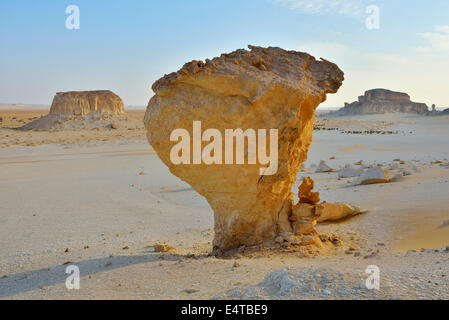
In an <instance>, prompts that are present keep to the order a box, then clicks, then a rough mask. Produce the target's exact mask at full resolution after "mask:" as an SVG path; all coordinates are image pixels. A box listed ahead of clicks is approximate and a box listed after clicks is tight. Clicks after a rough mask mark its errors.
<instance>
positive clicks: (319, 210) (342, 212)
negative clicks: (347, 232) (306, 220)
mask: <svg viewBox="0 0 449 320" xmlns="http://www.w3.org/2000/svg"><path fill="white" fill-rule="evenodd" d="M361 213H363V210H362V209H361V208H359V207H356V206H352V205H350V204H347V203H344V202H337V203H321V204H318V205H316V206H315V216H318V218H317V222H325V221H337V220H342V219H345V218H348V217H351V216H355V215H358V214H361Z"/></svg>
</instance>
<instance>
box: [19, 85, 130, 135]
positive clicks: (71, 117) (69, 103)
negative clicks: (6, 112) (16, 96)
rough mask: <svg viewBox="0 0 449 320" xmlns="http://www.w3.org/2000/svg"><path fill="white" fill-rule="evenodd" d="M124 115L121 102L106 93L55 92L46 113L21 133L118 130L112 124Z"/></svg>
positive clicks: (25, 127) (105, 91)
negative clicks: (115, 119) (33, 131)
mask: <svg viewBox="0 0 449 320" xmlns="http://www.w3.org/2000/svg"><path fill="white" fill-rule="evenodd" d="M124 113H125V107H124V104H123V101H122V99H120V97H119V96H118V95H116V94H115V93H113V92H112V91H109V90H97V91H71V92H58V93H56V95H55V97H54V98H53V103H52V105H51V108H50V113H49V114H48V115H46V116H44V117H41V118H39V119H37V120H35V121H32V122H29V123H27V124H26V125H24V126H23V127H21V129H22V130H36V131H42V130H44V131H46V130H48V131H54V130H85V129H96V128H112V129H117V130H118V129H120V125H119V124H117V123H114V122H112V120H113V118H114V117H115V118H120V116H122V115H123V114H124Z"/></svg>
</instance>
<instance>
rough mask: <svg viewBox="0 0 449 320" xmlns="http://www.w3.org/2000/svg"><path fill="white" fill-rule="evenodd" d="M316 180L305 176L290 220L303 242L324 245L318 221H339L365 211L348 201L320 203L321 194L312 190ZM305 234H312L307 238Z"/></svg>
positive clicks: (295, 232) (318, 245)
mask: <svg viewBox="0 0 449 320" xmlns="http://www.w3.org/2000/svg"><path fill="white" fill-rule="evenodd" d="M313 186H314V182H313V180H312V179H311V178H310V177H307V178H304V180H303V182H302V184H301V185H300V186H299V188H298V197H299V199H300V200H299V202H298V203H297V204H296V205H295V206H293V209H292V213H291V215H290V216H289V220H290V221H291V223H292V226H293V233H294V234H295V235H296V236H298V237H302V241H301V244H303V245H304V244H307V245H310V244H313V245H315V246H317V247H322V242H323V241H322V236H321V235H319V234H318V232H317V231H316V229H315V225H316V224H317V222H326V221H337V220H341V219H344V218H347V217H351V216H355V215H358V214H361V213H363V210H361V209H360V208H358V207H355V206H351V205H349V204H347V203H343V202H339V203H326V202H323V203H320V204H318V202H319V198H320V194H319V193H318V192H312V190H313ZM311 199H312V200H311ZM304 235H307V236H310V237H309V238H305V237H304Z"/></svg>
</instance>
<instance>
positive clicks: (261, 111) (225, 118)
mask: <svg viewBox="0 0 449 320" xmlns="http://www.w3.org/2000/svg"><path fill="white" fill-rule="evenodd" d="M249 49H250V51H248V50H244V49H240V50H237V51H234V52H232V53H229V54H222V55H221V56H220V57H218V58H214V59H212V60H206V62H202V61H192V62H189V63H186V64H185V65H184V66H183V67H182V69H181V70H179V71H178V72H174V73H171V74H169V75H166V76H164V77H163V78H161V79H159V80H158V81H156V82H155V83H154V84H153V90H154V92H155V96H154V97H153V98H152V99H151V100H150V102H149V104H148V108H147V111H146V114H145V120H144V122H145V127H146V129H147V137H148V140H149V143H150V144H151V145H152V147H153V148H154V150H155V151H156V153H157V154H158V156H159V157H160V159H161V160H162V161H163V162H164V163H165V164H166V165H167V166H168V167H169V169H170V171H171V172H172V173H173V174H174V175H176V176H177V177H179V178H181V179H182V180H184V181H186V182H187V183H189V184H190V185H191V186H192V187H193V188H194V189H195V190H196V191H197V192H198V193H200V194H201V195H203V196H204V197H205V198H206V199H207V201H208V202H209V204H210V206H211V208H212V209H213V210H214V214H215V239H214V248H215V249H216V250H217V251H216V252H217V253H218V252H220V251H222V250H223V251H224V250H229V249H234V248H239V247H240V246H251V245H257V244H260V243H262V242H266V241H268V242H269V241H274V239H276V238H278V237H279V235H280V234H289V235H291V236H292V237H294V235H293V226H292V223H291V221H290V220H289V217H290V216H291V214H292V208H293V201H294V200H293V199H294V197H293V193H292V192H291V189H292V186H293V183H294V182H295V178H296V175H297V173H298V170H299V167H300V165H301V164H302V163H303V162H304V161H305V160H306V158H307V151H308V149H309V146H310V144H311V142H312V133H313V127H314V125H313V124H314V120H315V109H316V108H317V107H318V105H319V104H320V103H322V102H324V101H325V100H326V94H328V93H336V92H337V90H338V89H339V87H340V86H341V84H342V82H343V72H342V71H341V70H340V69H339V68H338V66H337V65H335V64H333V63H331V62H328V61H326V60H322V61H317V60H315V58H314V57H312V56H310V55H308V54H307V53H302V52H295V51H286V50H283V49H281V48H273V47H270V48H261V47H253V46H249ZM193 121H201V124H202V128H204V130H206V129H209V128H211V129H212V128H213V129H217V130H218V132H219V133H221V135H223V136H224V135H225V130H226V129H229V130H235V129H238V128H241V129H243V130H247V129H253V130H255V131H256V132H257V130H258V129H261V131H262V130H263V131H265V130H268V129H277V130H278V132H279V136H278V164H279V167H278V170H277V172H276V173H274V174H273V175H261V174H260V170H259V169H260V165H258V164H248V163H246V162H245V163H244V164H233V165H222V164H217V163H214V164H204V163H199V164H179V165H175V164H173V163H172V161H171V160H170V154H171V149H172V147H173V146H175V145H176V144H177V143H176V142H172V141H170V135H171V132H173V130H175V129H178V128H180V129H183V130H186V131H187V132H188V133H189V134H190V137H192V136H193V134H194V133H193V125H192V122H193ZM204 145H206V146H209V143H206V142H203V146H204ZM219 148H220V149H222V150H221V151H222V152H220V154H223V155H225V146H224V144H223V146H221V144H220V147H219ZM214 154H215V149H214ZM189 156H190V155H189ZM259 160H260V159H259ZM200 162H201V160H200ZM223 163H224V162H223ZM295 239H296V241H299V242H300V241H301V235H298V237H297V238H295Z"/></svg>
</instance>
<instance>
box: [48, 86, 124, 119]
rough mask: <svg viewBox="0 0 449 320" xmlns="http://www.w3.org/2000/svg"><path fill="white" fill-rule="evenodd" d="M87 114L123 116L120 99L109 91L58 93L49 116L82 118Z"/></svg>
mask: <svg viewBox="0 0 449 320" xmlns="http://www.w3.org/2000/svg"><path fill="white" fill-rule="evenodd" d="M89 113H99V114H123V113H125V107H124V104H123V101H122V99H120V97H119V96H118V95H116V94H115V93H114V92H112V91H109V90H96V91H70V92H58V93H56V95H55V97H54V98H53V103H52V104H51V108H50V115H75V116H84V115H87V114H89Z"/></svg>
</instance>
